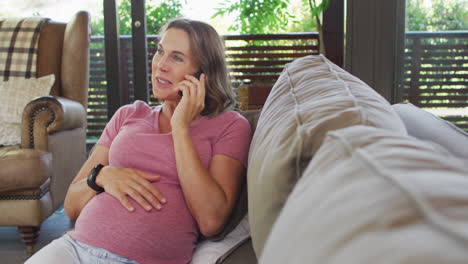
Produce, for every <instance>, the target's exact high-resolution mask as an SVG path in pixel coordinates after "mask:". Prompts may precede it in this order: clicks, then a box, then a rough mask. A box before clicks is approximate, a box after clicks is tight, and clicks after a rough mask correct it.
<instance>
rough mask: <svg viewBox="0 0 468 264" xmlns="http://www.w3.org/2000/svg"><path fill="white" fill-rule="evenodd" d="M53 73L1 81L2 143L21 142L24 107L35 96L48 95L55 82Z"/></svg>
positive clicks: (13, 143)
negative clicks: (38, 76) (39, 76)
mask: <svg viewBox="0 0 468 264" xmlns="http://www.w3.org/2000/svg"><path fill="white" fill-rule="evenodd" d="M54 81H55V76H54V75H53V74H50V75H47V76H44V77H41V78H37V79H36V78H30V79H13V80H9V81H6V82H0V122H1V125H0V145H16V144H19V143H20V142H21V118H22V114H23V110H24V107H25V106H26V105H27V104H28V103H29V102H30V101H31V100H33V99H34V98H36V97H39V96H44V95H48V94H49V93H50V89H51V87H52V85H53V84H54Z"/></svg>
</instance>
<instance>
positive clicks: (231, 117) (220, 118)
mask: <svg viewBox="0 0 468 264" xmlns="http://www.w3.org/2000/svg"><path fill="white" fill-rule="evenodd" d="M212 119H214V120H216V121H217V122H222V123H232V122H236V123H237V122H239V123H248V121H247V119H245V117H244V116H243V115H241V114H240V113H239V112H236V111H226V112H222V113H220V114H218V115H217V116H215V117H214V118H212Z"/></svg>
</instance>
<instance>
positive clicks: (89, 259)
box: [25, 234, 138, 264]
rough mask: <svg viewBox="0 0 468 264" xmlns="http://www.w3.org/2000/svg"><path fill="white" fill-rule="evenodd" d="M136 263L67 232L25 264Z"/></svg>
mask: <svg viewBox="0 0 468 264" xmlns="http://www.w3.org/2000/svg"><path fill="white" fill-rule="evenodd" d="M35 263H37V264H43V263H50V264H55V263H57V264H59V263H60V264H79V263H86V264H88V263H89V264H138V262H136V261H134V260H131V259H129V258H126V257H123V256H120V255H117V254H115V253H112V252H110V251H107V250H105V249H102V248H97V247H93V246H90V245H87V244H84V243H81V242H79V241H76V240H73V239H72V238H71V237H70V236H69V235H68V234H65V235H63V236H62V237H60V238H58V239H55V240H54V241H52V242H51V243H50V244H49V245H47V246H45V247H43V248H42V249H41V250H39V251H38V252H37V253H36V254H34V255H33V256H32V257H30V258H29V259H28V260H27V261H26V262H25V264H35Z"/></svg>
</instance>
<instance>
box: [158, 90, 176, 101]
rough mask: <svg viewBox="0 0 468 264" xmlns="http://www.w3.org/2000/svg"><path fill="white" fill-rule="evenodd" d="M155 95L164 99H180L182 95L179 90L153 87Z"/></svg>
mask: <svg viewBox="0 0 468 264" xmlns="http://www.w3.org/2000/svg"><path fill="white" fill-rule="evenodd" d="M153 95H154V97H155V98H158V99H159V100H163V101H168V100H169V101H179V100H180V96H179V94H178V93H177V92H174V91H169V90H161V89H153Z"/></svg>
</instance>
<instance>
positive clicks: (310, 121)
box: [247, 56, 406, 256]
mask: <svg viewBox="0 0 468 264" xmlns="http://www.w3.org/2000/svg"><path fill="white" fill-rule="evenodd" d="M354 125H368V126H374V127H380V128H385V129H388V130H389V131H392V133H395V134H401V135H406V130H405V127H404V125H403V123H402V121H401V120H400V118H399V117H398V115H397V114H396V113H395V111H394V110H393V109H392V107H391V105H390V104H389V103H388V102H387V101H386V100H385V99H384V98H383V97H382V96H380V95H379V94H378V93H377V92H375V91H374V90H373V89H372V88H370V87H369V86H368V85H366V84H365V83H364V82H362V81H361V80H359V79H358V78H356V77H354V76H352V75H351V74H349V73H348V72H346V71H344V70H342V69H341V68H340V67H338V66H336V65H335V64H333V63H332V62H330V61H329V60H327V59H326V58H325V57H324V56H307V57H303V58H301V59H297V60H295V61H294V62H292V63H290V64H287V65H286V66H285V68H284V70H283V72H282V73H281V75H280V77H279V79H278V80H277V82H276V83H275V85H274V87H273V88H272V91H271V92H270V94H269V96H268V98H267V100H266V103H265V105H264V107H263V109H262V112H261V114H260V117H259V120H258V123H257V128H256V131H255V134H254V136H253V139H252V143H251V145H250V152H249V167H248V171H247V181H248V184H247V186H248V196H249V199H248V206H249V222H250V227H251V234H252V244H253V246H254V250H255V253H256V254H257V256H259V255H260V254H261V252H262V249H263V245H264V243H265V240H266V238H267V236H268V234H269V232H270V229H271V226H272V225H273V223H274V222H275V220H276V217H277V216H278V214H279V212H280V211H281V209H282V208H283V204H284V202H285V201H286V198H287V197H288V195H289V193H290V192H291V190H292V189H293V187H294V185H295V184H296V181H297V180H298V179H299V178H300V175H301V174H302V171H303V169H304V167H305V166H306V165H307V164H308V163H309V160H310V159H311V158H312V156H313V155H314V153H315V152H316V150H317V149H318V148H319V147H320V145H321V144H322V142H323V139H324V137H325V133H326V132H327V131H330V130H335V129H340V128H344V127H348V126H354Z"/></svg>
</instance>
